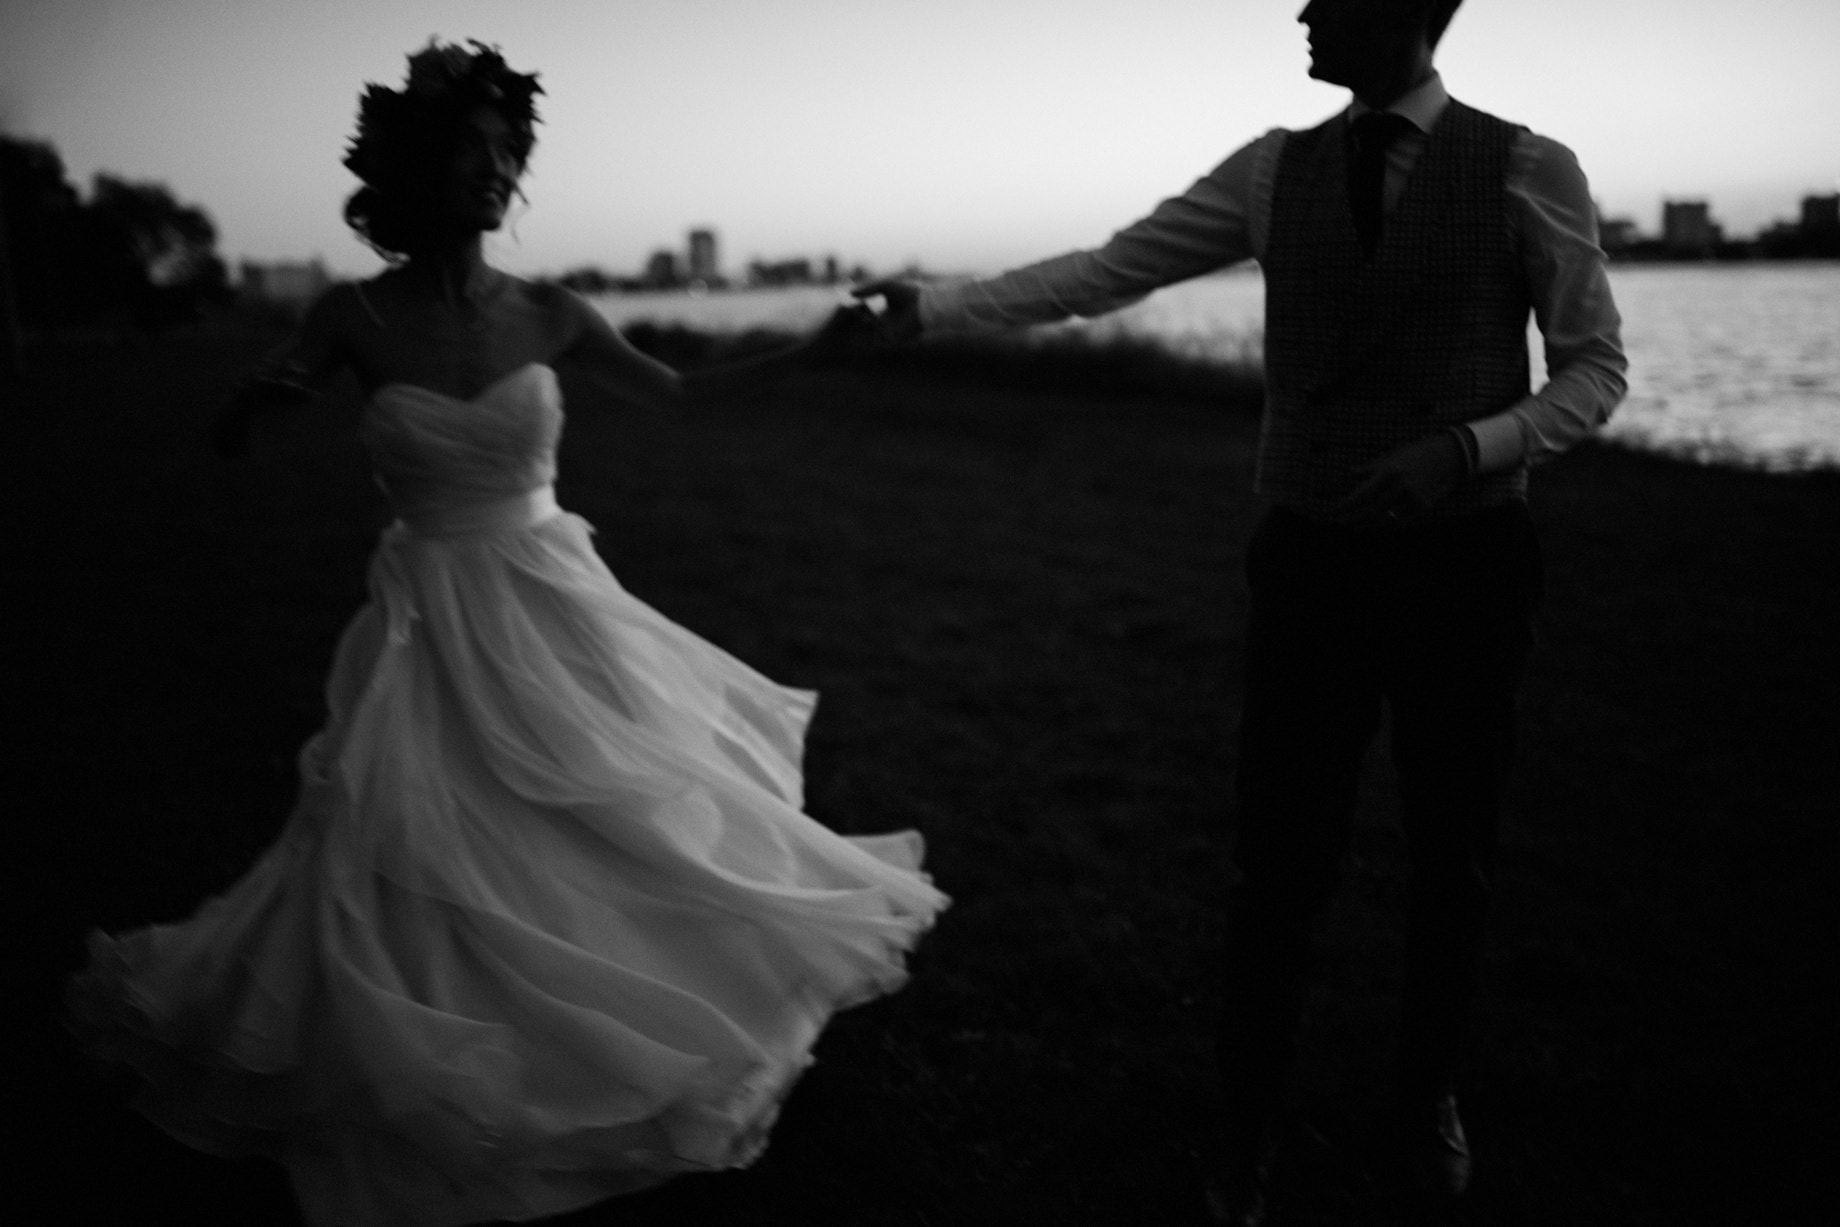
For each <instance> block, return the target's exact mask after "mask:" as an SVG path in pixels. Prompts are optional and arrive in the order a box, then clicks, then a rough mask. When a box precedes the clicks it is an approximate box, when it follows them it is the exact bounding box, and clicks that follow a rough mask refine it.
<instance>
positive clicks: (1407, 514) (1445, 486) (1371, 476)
mask: <svg viewBox="0 0 1840 1227" xmlns="http://www.w3.org/2000/svg"><path fill="white" fill-rule="evenodd" d="M1468 471H1469V459H1468V456H1467V455H1466V453H1465V452H1464V449H1463V444H1462V443H1460V442H1458V440H1457V438H1456V436H1454V435H1452V434H1451V433H1450V432H1448V431H1439V432H1438V433H1437V434H1434V435H1426V436H1425V437H1424V438H1422V439H1414V440H1413V441H1412V442H1410V443H1408V444H1406V445H1405V446H1404V447H1400V448H1396V449H1394V450H1393V451H1391V452H1388V453H1387V454H1386V455H1384V456H1382V457H1381V458H1380V459H1379V460H1376V461H1375V462H1374V463H1372V464H1370V465H1367V466H1365V467H1364V468H1361V469H1359V470H1357V471H1356V476H1357V477H1359V478H1360V479H1361V481H1360V484H1359V485H1357V486H1356V487H1355V488H1354V490H1353V491H1352V492H1350V493H1349V495H1348V497H1346V498H1344V499H1343V500H1342V501H1341V502H1339V503H1337V504H1336V505H1335V507H1334V508H1333V509H1332V512H1333V514H1334V515H1335V517H1336V518H1337V519H1339V520H1342V521H1343V522H1345V523H1349V524H1384V523H1386V522H1388V521H1389V520H1407V519H1411V518H1412V517H1413V516H1416V515H1418V514H1420V513H1421V512H1423V511H1425V510H1427V509H1428V508H1430V507H1432V506H1433V505H1435V504H1436V503H1438V502H1439V501H1440V500H1442V499H1443V498H1444V496H1445V495H1447V494H1449V493H1450V492H1451V491H1452V490H1455V489H1456V488H1457V486H1458V485H1460V484H1461V483H1462V481H1463V478H1464V476H1465V474H1467V472H1468Z"/></svg>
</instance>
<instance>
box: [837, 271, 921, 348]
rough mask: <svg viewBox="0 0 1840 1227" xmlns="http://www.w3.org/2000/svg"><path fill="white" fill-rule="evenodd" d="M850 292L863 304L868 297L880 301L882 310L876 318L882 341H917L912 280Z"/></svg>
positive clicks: (917, 293)
mask: <svg viewBox="0 0 1840 1227" xmlns="http://www.w3.org/2000/svg"><path fill="white" fill-rule="evenodd" d="M850 293H851V294H852V295H854V296H855V297H856V298H858V299H862V300H864V301H865V302H866V301H867V300H869V299H871V298H879V299H881V300H882V304H883V305H882V310H881V311H880V313H879V314H878V315H877V317H876V319H877V321H878V323H879V324H880V325H881V333H882V339H883V340H885V341H891V342H894V343H896V344H906V343H907V342H909V341H914V340H918V339H919V336H920V332H921V327H920V287H919V286H917V285H915V284H914V283H913V282H911V281H901V280H898V279H890V280H887V281H871V282H869V283H868V284H867V285H859V286H857V287H856V288H855V289H853V290H851V291H850Z"/></svg>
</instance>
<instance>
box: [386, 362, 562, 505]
mask: <svg viewBox="0 0 1840 1227" xmlns="http://www.w3.org/2000/svg"><path fill="white" fill-rule="evenodd" d="M358 434H359V438H360V439H361V440H362V441H363V443H364V447H365V449H366V450H367V451H368V452H369V453H370V459H371V464H372V466H373V468H374V469H375V471H376V474H377V482H378V484H379V485H381V486H382V487H383V490H384V493H386V494H387V495H388V496H389V498H390V504H391V506H392V507H393V508H395V511H396V514H397V515H398V516H399V517H401V518H402V520H403V522H404V523H405V524H407V525H408V526H409V527H410V528H411V529H412V530H413V531H415V532H417V533H420V534H422V535H426V536H451V535H458V534H462V533H469V532H480V531H486V530H489V529H492V528H499V527H525V526H527V525H528V524H530V523H534V522H536V520H538V519H541V518H544V517H545V516H546V515H549V514H554V511H555V501H554V498H553V495H552V494H551V491H550V483H551V482H553V481H554V480H555V478H556V442H557V440H558V439H559V438H560V437H561V435H562V393H561V390H560V389H559V388H558V387H557V384H556V373H555V372H554V371H552V370H550V368H549V367H547V366H544V365H542V364H541V363H536V362H532V363H529V364H528V365H525V366H521V367H519V368H518V369H517V370H515V371H512V372H511V373H510V374H508V375H505V376H504V377H503V378H501V379H499V380H497V381H496V382H494V383H493V384H491V385H490V386H488V387H487V388H485V389H484V390H483V391H481V392H480V393H479V394H478V395H476V396H474V397H472V398H471V399H461V398H459V397H454V396H448V395H445V394H444V393H441V392H434V391H431V390H429V389H427V388H423V387H418V386H416V385H415V384H407V383H391V384H385V385H384V386H382V387H380V388H378V389H377V391H376V392H375V393H374V394H373V395H372V396H371V399H370V403H369V404H368V405H366V406H365V410H364V417H363V420H362V422H361V424H360V426H359V430H358Z"/></svg>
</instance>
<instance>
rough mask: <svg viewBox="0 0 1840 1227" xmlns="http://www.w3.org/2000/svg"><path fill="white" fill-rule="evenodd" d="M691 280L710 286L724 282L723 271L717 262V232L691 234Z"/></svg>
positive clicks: (700, 231)
mask: <svg viewBox="0 0 1840 1227" xmlns="http://www.w3.org/2000/svg"><path fill="white" fill-rule="evenodd" d="M690 280H692V281H701V282H704V283H706V284H709V285H714V284H716V283H717V282H719V281H721V280H722V270H721V268H720V266H719V265H718V264H717V262H716V232H715V231H713V230H706V229H705V230H692V231H691V232H690Z"/></svg>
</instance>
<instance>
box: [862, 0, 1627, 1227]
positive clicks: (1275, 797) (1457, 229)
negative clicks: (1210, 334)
mask: <svg viewBox="0 0 1840 1227" xmlns="http://www.w3.org/2000/svg"><path fill="white" fill-rule="evenodd" d="M1457 3H1458V0H1313V2H1312V3H1310V4H1309V5H1307V7H1305V8H1304V10H1303V12H1302V13H1301V15H1300V17H1299V20H1300V21H1301V22H1303V23H1304V24H1305V25H1306V26H1308V27H1309V32H1310V50H1311V69H1310V72H1311V75H1312V76H1315V77H1318V78H1321V79H1323V80H1325V81H1329V82H1332V83H1335V84H1338V85H1343V86H1346V87H1348V88H1349V89H1350V90H1351V91H1353V94H1354V99H1353V102H1352V104H1351V105H1350V106H1349V107H1348V108H1347V109H1346V110H1344V111H1342V112H1340V113H1338V114H1336V115H1334V116H1332V117H1331V118H1330V119H1328V120H1327V121H1326V122H1324V123H1323V124H1321V125H1319V126H1317V127H1315V128H1312V129H1310V130H1308V131H1302V132H1291V131H1286V130H1282V129H1278V130H1273V131H1271V132H1269V133H1267V134H1266V135H1265V136H1262V137H1260V138H1259V139H1257V140H1255V141H1253V142H1252V143H1251V144H1249V145H1246V146H1245V147H1244V148H1242V149H1240V150H1238V151H1237V152H1235V153H1234V154H1233V155H1232V156H1230V157H1229V158H1227V160H1226V161H1225V162H1223V163H1221V164H1220V166H1218V167H1216V168H1215V169H1214V170H1213V171H1212V172H1210V173H1209V174H1207V175H1206V176H1204V177H1203V178H1201V179H1200V180H1199V181H1197V182H1196V183H1195V184H1194V186H1192V187H1191V188H1189V189H1188V191H1187V192H1185V193H1184V194H1183V195H1181V196H1179V197H1176V198H1173V199H1171V200H1167V201H1165V202H1164V203H1163V204H1161V205H1160V206H1158V207H1157V209H1156V210H1155V211H1154V212H1153V213H1151V214H1150V215H1149V216H1148V217H1146V218H1144V219H1143V220H1142V221H1139V222H1137V223H1135V224H1134V225H1131V226H1129V227H1127V228H1126V229H1124V230H1121V231H1119V232H1118V233H1117V234H1116V235H1115V236H1113V238H1112V239H1111V240H1110V241H1109V242H1108V243H1106V244H1105V246H1103V247H1101V248H1099V249H1097V250H1094V251H1082V252H1075V253H1072V254H1069V255H1065V256H1061V257H1058V258H1056V259H1052V260H1048V261H1045V262H1043V263H1040V264H1034V265H1030V266H1027V267H1024V268H1020V269H1016V270H1014V271H1012V272H1009V273H1005V274H1003V275H1001V276H998V277H993V278H989V279H986V280H981V281H976V282H972V283H969V284H961V285H929V286H926V287H924V288H923V287H919V286H914V285H909V284H906V283H901V282H882V283H876V284H873V285H870V286H865V287H863V288H862V289H861V290H860V291H859V293H861V294H863V295H864V296H869V295H876V294H879V295H882V296H884V297H885V298H886V300H887V304H888V306H887V311H886V312H885V314H884V317H883V319H884V331H885V333H886V334H887V335H890V336H893V337H896V338H901V337H912V336H916V335H919V334H920V333H921V332H922V331H926V332H933V331H941V330H947V329H955V328H968V327H985V326H1001V325H1015V324H1030V323H1044V322H1050V321H1054V320H1059V319H1063V318H1066V317H1067V316H1069V315H1096V314H1099V313H1102V312H1105V311H1109V310H1112V309H1115V308H1117V307H1120V306H1125V305H1128V304H1129V303H1131V302H1134V301H1136V300H1137V299H1139V298H1141V297H1142V296H1143V295H1145V294H1147V293H1149V292H1150V291H1152V290H1154V289H1156V288H1158V287H1159V286H1163V285H1168V284H1170V283H1172V282H1175V281H1180V280H1183V279H1186V278H1189V277H1194V276H1198V275H1200V274H1203V273H1207V272H1211V271H1213V270H1215V269H1219V268H1222V267H1225V266H1227V265H1231V264H1235V263H1238V262H1240V261H1242V260H1246V259H1248V258H1253V259H1257V260H1258V261H1259V262H1260V264H1261V266H1262V267H1263V270H1264V274H1265V284H1266V320H1265V376H1266V394H1267V397H1266V410H1265V418H1264V423H1263V428H1262V433H1261V437H1260V444H1259V455H1258V471H1257V489H1258V491H1259V493H1260V494H1262V495H1263V496H1264V497H1265V498H1266V499H1267V500H1268V501H1269V502H1270V504H1271V506H1270V509H1269V511H1268V512H1267V514H1266V515H1265V516H1264V517H1263V519H1262V520H1261V522H1260V523H1259V525H1258V527H1257V529H1256V531H1255V532H1254V534H1253V537H1252V540H1251V543H1250V545H1249V547H1248V553H1247V561H1246V569H1247V580H1248V584H1249V586H1250V589H1251V597H1252V603H1251V613H1250V622H1249V625H1248V627H1247V632H1246V692H1245V709H1244V713H1243V719H1242V724H1241V729H1240V757H1239V777H1238V784H1237V790H1238V840H1237V845H1236V848H1235V853H1234V855H1235V864H1236V866H1237V868H1238V871H1239V881H1238V882H1237V883H1236V885H1235V887H1234V889H1233V891H1232V893H1231V896H1230V902H1229V909H1230V915H1229V926H1228V934H1227V947H1226V955H1225V960H1226V962H1225V976H1224V1002H1223V1010H1222V1017H1221V1022H1220V1043H1219V1054H1220V1075H1221V1095H1222V1114H1223V1120H1222V1133H1223V1144H1222V1150H1221V1153H1220V1156H1219V1161H1218V1164H1217V1167H1216V1170H1215V1172H1214V1173H1213V1179H1212V1182H1211V1188H1210V1206H1211V1208H1212V1210H1213V1212H1214V1214H1215V1216H1216V1217H1217V1218H1218V1219H1219V1220H1220V1221H1223V1222H1233V1223H1241V1224H1249V1223H1256V1222H1258V1221H1259V1220H1260V1218H1261V1217H1262V1214H1263V1206H1264V1196H1263V1183H1264V1174H1265V1170H1266V1166H1267V1163H1268V1159H1269V1150H1270V1145H1271V1141H1272V1137H1273V1128H1274V1122H1275V1121H1276V1119H1277V1116H1278V1114H1279V1111H1280V1107H1281V1104H1282V1101H1283V1097H1284V1094H1285V1090H1286V1084H1287V1081H1288V1078H1289V1074H1290V1071H1291V1067H1292V1064H1293V1046H1294V1035H1295V1031H1296V1027H1297V1021H1298V1014H1299V1011H1300V1008H1301V1004H1302V1001H1303V995H1304V990H1305V985H1306V975H1305V973H1306V963H1307V958H1308V953H1309V947H1310V929H1311V926H1312V923H1313V921H1314V920H1315V918H1316V917H1317V916H1318V915H1319V914H1320V912H1321V911H1322V909H1323V907H1324V905H1325V904H1326V903H1327V901H1328V900H1329V898H1330V897H1331V895H1332V893H1333V892H1334V890H1335V887H1336V882H1337V877H1338V873H1339V864H1340V861H1341V859H1342V856H1343V853H1344V851H1345V849H1346V847H1347V844H1348V840H1349V837H1350V833H1351V830H1352V823H1353V813H1354V804H1355V798H1356V785H1357V782H1358V777H1359V769H1360V764H1361V760H1362V758H1363V756H1364V753H1365V750H1366V748H1367V746H1368V743H1369V742H1370V741H1371V739H1372V738H1373V736H1374V734H1375V732H1376V730H1377V728H1378V725H1379V721H1380V716H1381V712H1382V709H1383V707H1384V709H1385V710H1387V711H1388V712H1389V713H1390V715H1391V721H1392V755H1393V761H1394V763H1395V764H1396V766H1397V768H1398V775H1399V786H1400V793H1401V797H1400V800H1401V814H1402V819H1403V822H1404V826H1405V831H1406V837H1407V843H1408V846H1409V849H1410V854H1411V862H1412V867H1413V882H1412V901H1411V905H1410V918H1409V949H1408V954H1407V966H1406V974H1405V991H1404V1002H1403V1020H1402V1026H1401V1040H1400V1052H1399V1058H1398V1070H1397V1075H1396V1079H1395V1081H1396V1086H1397V1096H1396V1099H1397V1104H1396V1111H1397V1121H1396V1122H1394V1123H1395V1125H1396V1129H1395V1130H1394V1133H1395V1135H1396V1136H1397V1137H1398V1138H1399V1139H1400V1140H1401V1143H1402V1147H1403V1158H1404V1160H1405V1163H1406V1167H1407V1170H1409V1171H1410V1172H1411V1173H1412V1174H1413V1175H1414V1176H1415V1178H1416V1179H1417V1181H1418V1182H1419V1183H1420V1184H1422V1185H1423V1186H1424V1187H1425V1188H1426V1189H1427V1190H1428V1191H1430V1192H1432V1193H1434V1194H1436V1195H1439V1196H1442V1197H1455V1196H1457V1195H1459V1194H1461V1193H1462V1191H1463V1190H1464V1188H1465V1186H1466V1185H1467V1183H1468V1180H1469V1168H1470V1160H1469V1150H1468V1144H1467V1141H1466V1139H1465V1137H1464V1135H1463V1129H1462V1125H1461V1123H1460V1121H1459V1119H1458V1116H1457V1110H1456V1100H1455V1083H1456V1077H1457V1071H1458V1060H1459V1056H1460V1053H1461V1051H1462V1048H1463V1042H1464V1039H1465V1036H1466V1032H1467V1027H1468V1022H1467V1018H1468V1009H1469V1004H1470V998H1471V996H1472V994H1473V991H1474V985H1475V978H1476V970H1477V965H1478V961H1479V956H1480V950H1481V943H1482V938H1483V927H1484V919H1485V917H1486V915H1487V912H1488V908H1489V879H1490V871H1491V867H1492V864H1493V860H1494V855H1495V843H1496V828H1497V825H1498V819H1499V811H1500V800H1501V793H1502V788H1503V784H1504V781H1505V777H1506V773H1507V770H1508V766H1509V762H1510V759H1511V756H1512V751H1513V743H1514V696H1515V692H1516V688H1517V686H1518V683H1519V680H1520V677H1521V674H1522V670H1523V665H1524V663H1525V660H1526V657H1527V651H1528V647H1529V644H1530V641H1531V627H1530V621H1531V616H1532V614H1533V610H1534V605H1535V602H1536V601H1537V599H1538V596H1539V592H1540V587H1541V562H1540V556H1539V550H1538V546H1537V543H1536V541H1535V538H1534V534H1533V529H1532V525H1531V523H1530V521H1529V519H1528V515H1527V508H1526V501H1525V496H1526V489H1527V470H1528V467H1529V466H1530V465H1532V464H1535V463H1538V462H1539V461H1542V460H1544V459H1547V458H1548V457H1551V456H1553V455H1555V454H1557V453H1559V452H1561V451H1563V450H1564V449H1565V448H1567V447H1569V446H1571V445H1572V444H1573V443H1575V442H1577V441H1578V440H1579V439H1580V438H1582V437H1584V436H1585V435H1586V434H1587V433H1588V432H1589V431H1590V430H1592V429H1593V428H1595V427H1596V426H1598V425H1599V424H1601V423H1602V422H1603V421H1604V420H1605V419H1606V418H1607V417H1608V416H1609V413H1610V411H1611V409H1612V408H1613V407H1614V406H1615V405H1616V403H1617V402H1618V400H1620V399H1621V397H1622V394H1623V391H1624V380H1623V371H1624V369H1625V362H1624V358H1623V353H1622V347H1621V343H1620V339H1619V319H1618V316H1617V312H1616V308H1615V306H1614V305H1613V303H1612V301H1611V297H1610V290H1609V286H1608V283H1607V281H1606V279H1605V275H1604V267H1603V263H1604V260H1603V253H1602V252H1601V251H1600V250H1599V248H1598V246H1597V242H1596V222H1595V210H1594V208H1593V206H1592V201H1591V195H1590V192H1589V189H1588V187H1587V185H1586V183H1585V179H1584V176H1583V174H1582V173H1581V172H1580V171H1579V169H1578V167H1577V164H1576V162H1575V160H1574V159H1573V157H1572V155H1571V153H1570V152H1569V151H1568V150H1567V149H1565V148H1564V147H1563V146H1561V145H1559V144H1557V143H1555V142H1553V141H1551V140H1548V139H1546V138H1544V137H1540V136H1536V135H1534V134H1533V133H1531V132H1529V131H1528V130H1527V129H1525V128H1523V127H1520V126H1518V125H1515V124H1511V123H1507V122H1505V121H1503V120H1500V119H1497V118H1495V117H1494V116H1491V115H1487V114H1485V113H1483V112H1481V111H1478V110H1474V109H1472V108H1471V107H1468V106H1465V105H1464V104H1463V103H1461V102H1457V101H1455V100H1453V99H1451V98H1450V97H1449V96H1448V95H1447V94H1446V92H1445V90H1444V85H1443V83H1442V81H1441V80H1440V79H1439V77H1438V75H1437V73H1436V72H1435V71H1434V69H1433V66H1432V51H1433V48H1434V47H1435V46H1436V45H1437V42H1438V40H1439V38H1440V37H1441V36H1442V34H1443V32H1444V28H1445V26H1446V25H1447V23H1448V22H1449V20H1450V17H1451V15H1452V13H1453V12H1454V11H1455V9H1456V8H1457ZM1530 310H1531V311H1532V312H1533V313H1534V315H1535V318H1536V319H1537V320H1538V322H1539V325H1540V328H1541V330H1542V332H1543V333H1544V336H1545V341H1546V356H1547V365H1548V369H1549V373H1550V378H1549V380H1548V382H1547V383H1546V385H1545V386H1544V387H1542V388H1541V389H1540V390H1539V391H1538V392H1537V393H1533V394H1530V392H1529V384H1530V379H1529V371H1528V361H1527V349H1526V339H1525V336H1526V325H1527V318H1528V313H1529V311H1530Z"/></svg>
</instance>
